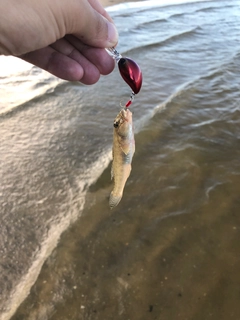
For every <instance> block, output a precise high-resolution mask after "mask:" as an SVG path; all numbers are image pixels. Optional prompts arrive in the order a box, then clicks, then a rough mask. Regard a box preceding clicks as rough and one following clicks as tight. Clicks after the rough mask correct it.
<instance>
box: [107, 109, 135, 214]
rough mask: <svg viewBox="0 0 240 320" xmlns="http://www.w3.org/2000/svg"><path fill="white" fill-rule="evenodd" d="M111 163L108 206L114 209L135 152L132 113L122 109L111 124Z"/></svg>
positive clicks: (120, 196)
mask: <svg viewBox="0 0 240 320" xmlns="http://www.w3.org/2000/svg"><path fill="white" fill-rule="evenodd" d="M113 126H114V131H113V150H112V151H113V162H112V172H111V176H112V179H114V188H113V190H112V192H111V194H110V199H109V206H110V208H111V209H112V208H114V207H116V206H117V205H118V203H119V202H120V200H121V198H122V195H123V189H124V186H125V184H126V181H127V179H128V177H129V175H130V172H131V168H132V166H131V162H132V157H133V154H134V151H135V141H134V133H133V123H132V112H131V111H130V110H129V109H127V108H124V109H122V110H121V111H120V112H119V114H118V115H117V117H116V118H115V120H114V123H113Z"/></svg>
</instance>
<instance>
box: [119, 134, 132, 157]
mask: <svg viewBox="0 0 240 320" xmlns="http://www.w3.org/2000/svg"><path fill="white" fill-rule="evenodd" d="M118 144H119V147H120V149H121V150H122V152H123V153H124V154H125V155H127V154H128V153H129V152H130V144H129V143H124V140H123V139H122V138H121V137H118Z"/></svg>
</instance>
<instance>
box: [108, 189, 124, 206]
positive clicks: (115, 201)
mask: <svg viewBox="0 0 240 320" xmlns="http://www.w3.org/2000/svg"><path fill="white" fill-rule="evenodd" d="M121 199H122V194H118V195H114V194H113V192H111V194H110V199H109V207H110V209H112V208H114V207H116V206H117V205H118V204H119V202H120V200H121Z"/></svg>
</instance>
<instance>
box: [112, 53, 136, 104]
mask: <svg viewBox="0 0 240 320" xmlns="http://www.w3.org/2000/svg"><path fill="white" fill-rule="evenodd" d="M106 50H107V52H108V53H109V54H110V55H111V56H112V57H113V59H115V60H116V62H117V64H118V70H119V73H120V75H121V76H122V78H123V80H124V81H125V82H126V83H127V84H128V85H129V87H130V88H131V89H132V93H131V96H130V99H129V100H128V102H127V103H126V105H125V108H128V107H129V106H130V105H131V104H132V102H133V100H134V97H135V94H137V93H138V92H139V91H140V89H141V87H142V71H141V69H140V67H139V65H138V64H137V63H136V62H135V61H133V60H132V59H130V58H127V57H122V55H121V54H120V53H119V52H118V51H117V50H116V49H115V48H108V49H106Z"/></svg>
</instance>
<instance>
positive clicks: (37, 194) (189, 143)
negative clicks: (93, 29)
mask: <svg viewBox="0 0 240 320" xmlns="http://www.w3.org/2000/svg"><path fill="white" fill-rule="evenodd" d="M109 11H110V12H111V15H112V16H113V18H114V20H115V22H116V24H117V26H118V28H119V32H120V43H119V46H118V50H119V51H120V52H121V54H123V55H127V56H129V57H131V58H132V59H134V60H136V61H137V62H138V64H139V65H140V66H141V68H142V71H143V76H144V81H143V88H142V90H141V92H140V93H139V94H138V95H137V97H136V99H135V101H134V104H133V106H132V111H133V112H134V122H135V131H136V135H135V138H136V153H135V156H134V159H133V170H132V173H131V176H130V178H129V180H128V183H127V185H126V188H125V191H124V196H123V199H122V201H121V202H120V204H119V206H118V207H117V208H116V209H115V210H113V211H110V210H109V208H108V196H109V193H110V191H111V189H112V182H111V180H110V160H111V142H112V123H113V119H114V118H115V116H116V114H117V113H118V111H119V103H120V101H123V102H125V101H127V99H128V97H129V93H130V90H129V88H128V87H127V86H126V85H125V84H124V83H123V81H122V79H121V78H120V76H119V74H118V72H117V70H116V71H115V72H114V73H113V74H111V75H110V76H107V77H103V78H102V79H101V80H100V82H99V83H98V84H96V85H94V86H91V87H86V86H82V85H80V84H78V83H67V82H64V81H61V80H58V79H56V78H54V77H52V76H50V75H49V74H47V73H46V72H43V71H41V70H39V69H37V68H32V67H30V66H29V65H24V68H22V69H21V67H19V69H18V70H16V71H15V72H13V71H10V70H6V71H5V74H4V73H3V74H2V77H1V79H0V81H1V83H0V92H1V102H0V112H1V116H0V122H1V125H0V136H1V144H0V155H1V166H0V175H1V187H0V196H1V198H0V201H1V218H0V219H1V221H0V222H1V234H0V253H1V254H0V272H1V277H0V288H1V291H0V296H1V299H0V310H1V311H0V314H1V317H0V319H1V320H3V319H4V320H6V319H12V320H20V319H21V320H22V319H24V320H25V319H29V320H30V319H31V320H32V319H37V320H43V319H51V320H55V319H58V320H65V319H79V320H80V319H81V320H82V319H83V320H86V319H87V320H91V319H94V320H95V319H99V320H102V319H105V320H108V319H109V320H110V319H124V320H125V319H131V320H135V319H136V320H140V319H143V320H145V319H159V320H162V319H164V320H165V319H168V320H171V319H174V320H175V319H180V320H185V319H194V320H198V319H199V320H200V319H201V320H202V319H204V320H208V319H214V320H215V319H218V320H219V319H224V320H225V319H239V318H240V308H239V284H240V277H239V267H240V250H239V240H240V233H239V228H240V221H239V205H240V200H239V194H240V183H239V181H240V162H239V159H240V148H239V147H240V129H239V128H240V126H239V125H240V110H239V100H240V90H239V78H240V43H239V37H240V24H239V17H240V1H235V0H233V1H206V2H195V3H182V4H180V3H179V4H178V5H172V6H170V5H169V6H161V5H160V2H158V3H157V2H148V1H147V2H140V3H132V4H123V5H119V6H116V7H112V8H110V9H109ZM9 74H10V76H8V77H7V75H9ZM64 231H65V232H64Z"/></svg>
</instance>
